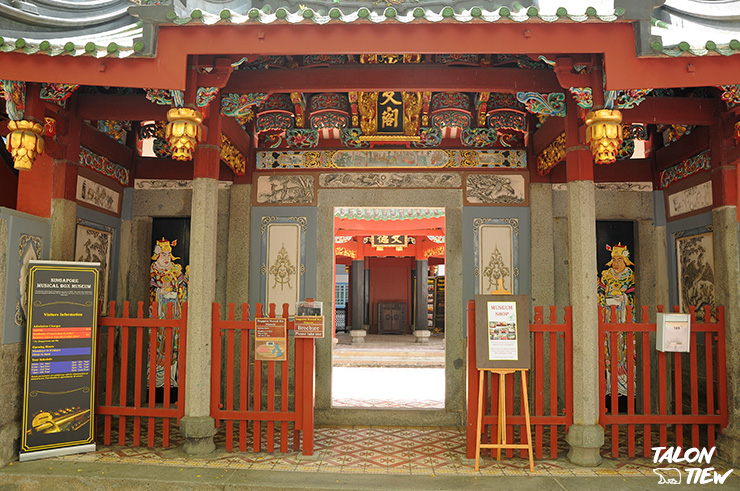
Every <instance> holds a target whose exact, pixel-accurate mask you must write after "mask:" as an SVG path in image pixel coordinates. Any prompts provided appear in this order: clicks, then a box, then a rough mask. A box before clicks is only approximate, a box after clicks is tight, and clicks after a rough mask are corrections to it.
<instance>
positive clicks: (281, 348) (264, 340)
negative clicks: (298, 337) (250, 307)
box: [254, 318, 288, 361]
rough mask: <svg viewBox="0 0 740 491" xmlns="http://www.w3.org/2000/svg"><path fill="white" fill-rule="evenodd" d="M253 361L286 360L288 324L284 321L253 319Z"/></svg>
mask: <svg viewBox="0 0 740 491" xmlns="http://www.w3.org/2000/svg"><path fill="white" fill-rule="evenodd" d="M254 322H255V327H254V331H255V332H254V359H255V360H257V361H285V360H287V359H288V356H287V353H288V336H287V334H288V323H287V321H286V319H268V318H259V319H255V320H254Z"/></svg>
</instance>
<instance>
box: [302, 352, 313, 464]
mask: <svg viewBox="0 0 740 491" xmlns="http://www.w3.org/2000/svg"><path fill="white" fill-rule="evenodd" d="M304 350H305V354H304V356H303V361H304V364H305V367H306V369H305V370H304V371H303V377H304V378H303V396H304V403H303V455H313V431H314V405H315V404H314V396H315V392H314V390H315V377H314V372H315V367H316V359H315V354H316V345H315V342H314V340H313V339H305V340H304Z"/></svg>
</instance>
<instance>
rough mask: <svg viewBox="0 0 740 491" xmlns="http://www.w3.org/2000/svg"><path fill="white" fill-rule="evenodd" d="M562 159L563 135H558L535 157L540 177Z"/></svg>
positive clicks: (563, 150) (563, 154) (563, 152)
mask: <svg viewBox="0 0 740 491" xmlns="http://www.w3.org/2000/svg"><path fill="white" fill-rule="evenodd" d="M563 159H565V133H560V135H559V136H558V137H557V138H555V139H554V140H553V141H552V142H551V143H550V144H549V145H548V146H547V147H545V149H544V150H543V151H542V153H541V154H539V155H538V156H537V171H538V172H539V173H540V175H545V174H547V173H548V172H550V170H551V169H552V168H553V167H555V166H556V165H557V164H558V163H559V162H561V161H562V160H563Z"/></svg>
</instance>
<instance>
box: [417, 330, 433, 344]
mask: <svg viewBox="0 0 740 491" xmlns="http://www.w3.org/2000/svg"><path fill="white" fill-rule="evenodd" d="M431 335H432V333H431V332H430V331H429V329H417V330H416V331H414V336H416V342H417V343H428V342H429V336H431Z"/></svg>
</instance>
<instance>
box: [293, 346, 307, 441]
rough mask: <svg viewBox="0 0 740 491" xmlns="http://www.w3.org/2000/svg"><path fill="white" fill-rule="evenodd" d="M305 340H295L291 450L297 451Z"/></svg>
mask: <svg viewBox="0 0 740 491" xmlns="http://www.w3.org/2000/svg"><path fill="white" fill-rule="evenodd" d="M305 342H306V340H305V339H300V338H299V339H296V340H295V365H294V369H293V373H294V375H293V387H294V389H293V409H294V410H295V414H296V420H295V425H294V426H293V450H295V451H298V448H299V446H300V444H301V438H300V435H301V430H302V429H303V399H304V397H305V396H304V395H303V392H304V388H303V384H304V377H303V370H305V369H306V365H305V363H306V362H305V360H304V356H305V348H304V347H303V345H304V344H305Z"/></svg>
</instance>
